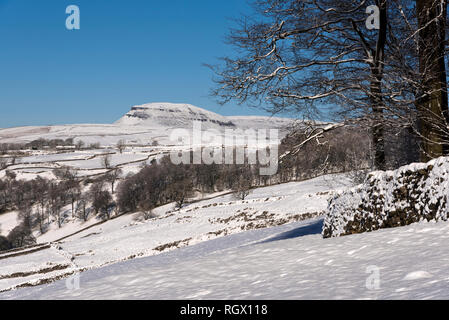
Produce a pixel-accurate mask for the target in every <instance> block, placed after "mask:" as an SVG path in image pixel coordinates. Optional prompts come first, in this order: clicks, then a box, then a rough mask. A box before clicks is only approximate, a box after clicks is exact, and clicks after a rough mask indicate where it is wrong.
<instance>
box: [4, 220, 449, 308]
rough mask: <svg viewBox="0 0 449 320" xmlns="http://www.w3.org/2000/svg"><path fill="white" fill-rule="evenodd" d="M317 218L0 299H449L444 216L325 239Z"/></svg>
mask: <svg viewBox="0 0 449 320" xmlns="http://www.w3.org/2000/svg"><path fill="white" fill-rule="evenodd" d="M321 224H322V222H321V221H311V222H302V223H296V224H294V225H288V228H286V227H287V226H283V227H277V228H273V229H265V230H257V231H251V232H245V233H242V234H238V235H233V236H229V237H225V238H220V239H216V240H212V241H208V242H205V243H202V244H199V245H196V246H192V247H188V248H183V249H178V250H176V251H173V252H170V253H168V254H162V255H159V256H154V257H147V258H142V259H137V260H132V261H126V262H122V263H119V264H114V265H110V266H107V267H103V268H100V269H96V270H90V271H87V272H84V273H82V274H81V275H80V278H79V280H80V282H79V283H80V288H79V289H75V290H73V289H72V290H69V289H68V288H67V286H66V280H61V281H58V282H55V283H53V284H49V285H45V286H40V287H34V288H27V289H19V290H17V291H10V292H6V293H3V294H0V299H86V300H90V299H448V298H449V277H448V273H449V264H448V263H447V261H449V249H448V248H447V246H446V245H445V244H446V243H447V241H448V238H449V223H447V222H440V223H419V224H414V225H411V226H407V227H402V228H395V229H385V230H379V231H376V232H372V233H366V234H358V235H352V236H346V237H342V238H331V239H322V238H321V235H320V231H321ZM269 231H271V232H269ZM376 268H377V269H376ZM372 270H378V272H379V278H378V279H379V286H378V287H375V286H370V285H369V284H370V283H371V282H370V276H372V275H373V274H374V273H373V272H372ZM367 282H368V287H367ZM376 288H377V289H376Z"/></svg>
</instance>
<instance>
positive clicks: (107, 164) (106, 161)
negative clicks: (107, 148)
mask: <svg viewBox="0 0 449 320" xmlns="http://www.w3.org/2000/svg"><path fill="white" fill-rule="evenodd" d="M101 165H102V166H103V168H105V169H110V168H111V155H109V154H105V155H103V156H102V157H101Z"/></svg>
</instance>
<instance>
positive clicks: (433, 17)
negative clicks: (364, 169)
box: [416, 0, 448, 162]
mask: <svg viewBox="0 0 449 320" xmlns="http://www.w3.org/2000/svg"><path fill="white" fill-rule="evenodd" d="M416 3H417V15H418V26H419V64H420V66H419V71H420V74H421V77H422V86H421V92H420V93H419V97H418V101H417V107H418V113H419V130H420V135H421V140H422V141H421V161H424V162H426V161H428V160H430V159H433V158H436V157H439V156H442V155H445V154H447V153H448V138H447V133H446V124H447V122H448V121H447V120H448V97H447V84H446V66H445V59H444V51H445V43H444V42H445V37H446V34H445V28H446V13H447V0H417V1H416Z"/></svg>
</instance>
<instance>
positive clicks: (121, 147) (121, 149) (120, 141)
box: [117, 140, 126, 154]
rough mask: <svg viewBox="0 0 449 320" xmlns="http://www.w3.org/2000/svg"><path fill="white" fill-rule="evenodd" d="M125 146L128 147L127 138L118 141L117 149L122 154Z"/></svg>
mask: <svg viewBox="0 0 449 320" xmlns="http://www.w3.org/2000/svg"><path fill="white" fill-rule="evenodd" d="M125 148H126V142H125V140H119V141H118V142H117V149H118V151H119V152H120V154H122V153H123V150H125Z"/></svg>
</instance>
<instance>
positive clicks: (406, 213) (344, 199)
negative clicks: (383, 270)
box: [322, 157, 449, 238]
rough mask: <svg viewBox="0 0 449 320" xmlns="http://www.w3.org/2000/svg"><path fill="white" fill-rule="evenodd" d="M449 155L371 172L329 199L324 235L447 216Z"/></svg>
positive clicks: (437, 219) (387, 226)
mask: <svg viewBox="0 0 449 320" xmlns="http://www.w3.org/2000/svg"><path fill="white" fill-rule="evenodd" d="M448 196H449V158H446V157H442V158H438V159H435V160H432V161H430V162H428V163H420V164H411V165H408V166H405V167H402V168H400V169H398V170H395V171H386V172H383V171H382V172H380V171H379V172H373V173H371V174H369V175H368V177H367V179H366V180H365V182H364V183H363V184H362V185H360V186H358V187H356V188H353V189H350V190H346V191H342V192H340V193H337V194H336V195H335V196H334V197H333V198H331V199H330V200H329V205H328V210H327V215H326V218H325V221H324V225H323V232H322V235H323V237H324V238H329V237H337V236H343V235H348V234H354V233H362V232H369V231H374V230H377V229H381V228H393V227H399V226H405V225H409V224H411V223H414V222H418V221H423V220H426V221H432V220H434V221H439V220H447V219H448V205H447V198H448Z"/></svg>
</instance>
